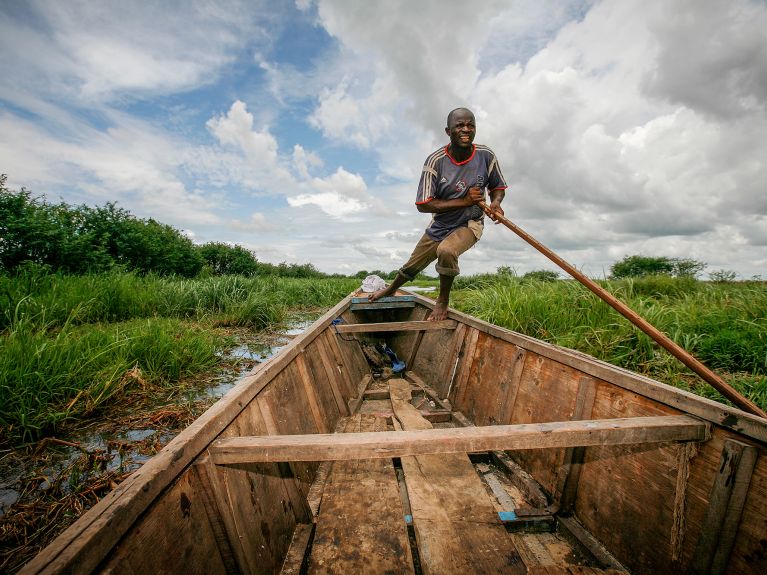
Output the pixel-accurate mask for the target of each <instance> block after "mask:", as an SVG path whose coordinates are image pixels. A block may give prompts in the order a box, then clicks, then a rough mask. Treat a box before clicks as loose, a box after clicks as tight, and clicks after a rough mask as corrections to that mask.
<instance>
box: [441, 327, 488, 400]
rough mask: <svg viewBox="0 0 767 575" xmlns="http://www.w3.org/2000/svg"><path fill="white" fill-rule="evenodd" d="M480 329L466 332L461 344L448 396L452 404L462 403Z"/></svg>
mask: <svg viewBox="0 0 767 575" xmlns="http://www.w3.org/2000/svg"><path fill="white" fill-rule="evenodd" d="M479 334H480V331H479V330H477V329H470V330H469V331H468V332H467V334H466V343H465V344H464V346H463V356H462V357H461V360H460V362H459V365H458V372H457V373H456V377H455V380H454V382H453V389H452V390H451V391H452V393H453V396H452V397H451V396H448V399H450V401H451V403H452V404H453V405H456V406H457V405H462V404H463V398H464V397H465V394H466V386H467V383H468V381H469V376H470V375H471V370H472V367H473V366H474V359H475V354H476V350H477V341H478V339H479Z"/></svg>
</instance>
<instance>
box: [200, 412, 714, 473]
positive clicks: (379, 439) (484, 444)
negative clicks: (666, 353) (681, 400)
mask: <svg viewBox="0 0 767 575" xmlns="http://www.w3.org/2000/svg"><path fill="white" fill-rule="evenodd" d="M709 437H710V429H709V424H708V423H706V422H703V421H701V420H699V419H696V418H694V417H690V416H687V415H668V416H659V417H628V418H621V419H597V420H586V421H562V422H554V423H526V424H520V425H493V426H487V427H463V428H454V429H425V430H416V431H382V432H366V433H339V434H310V435H269V436H252V437H233V438H229V439H221V440H219V441H216V442H214V443H213V444H212V445H211V448H210V453H211V457H212V459H213V461H214V463H217V464H230V463H246V462H256V461H259V462H273V461H327V460H343V459H379V458H387V457H403V456H408V455H425V454H430V453H474V452H482V451H496V450H500V451H506V450H517V449H546V448H552V447H575V446H589V445H625V444H631V443H662V442H669V441H704V440H707V439H708V438H709Z"/></svg>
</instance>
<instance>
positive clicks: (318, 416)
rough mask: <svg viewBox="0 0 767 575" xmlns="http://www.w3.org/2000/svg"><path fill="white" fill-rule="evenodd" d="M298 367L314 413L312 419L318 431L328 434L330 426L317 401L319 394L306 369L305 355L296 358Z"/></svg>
mask: <svg viewBox="0 0 767 575" xmlns="http://www.w3.org/2000/svg"><path fill="white" fill-rule="evenodd" d="M296 366H297V367H298V373H299V375H300V379H301V383H302V384H303V386H304V392H305V393H306V398H307V399H308V400H309V408H310V409H311V411H312V417H313V418H314V424H315V425H316V426H317V430H318V431H319V432H320V433H327V432H328V426H327V421H326V417H325V414H324V413H323V412H322V409H320V403H319V401H318V400H317V394H316V393H315V391H314V382H313V380H312V378H311V377H310V375H309V369H308V368H307V367H306V361H305V360H304V356H303V355H299V356H298V357H296Z"/></svg>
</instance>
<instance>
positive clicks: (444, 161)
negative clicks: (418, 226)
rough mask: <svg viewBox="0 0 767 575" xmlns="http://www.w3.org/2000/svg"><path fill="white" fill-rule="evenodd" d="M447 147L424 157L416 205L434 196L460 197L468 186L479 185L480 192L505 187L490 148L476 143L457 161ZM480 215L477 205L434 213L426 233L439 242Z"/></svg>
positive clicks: (467, 189)
mask: <svg viewBox="0 0 767 575" xmlns="http://www.w3.org/2000/svg"><path fill="white" fill-rule="evenodd" d="M448 147H449V146H444V147H442V148H440V149H438V150H437V151H435V152H434V153H432V154H431V155H430V156H429V157H428V158H426V162H425V163H424V165H423V172H422V173H421V181H420V182H419V184H418V195H417V196H416V200H415V203H416V204H425V203H427V202H430V201H431V200H433V199H434V198H437V199H439V200H453V199H456V198H462V197H464V196H465V195H466V194H467V193H468V192H469V188H479V189H480V190H482V191H483V192H484V191H485V190H490V191H493V190H505V189H506V187H507V186H506V180H504V179H503V174H502V173H501V168H500V166H499V165H498V162H497V160H496V158H495V154H494V153H493V151H492V150H491V149H490V148H488V147H487V146H482V145H479V144H476V145H474V146H473V150H472V153H471V156H470V157H469V158H468V159H467V160H464V161H463V162H456V161H455V160H454V159H453V158H452V157H451V156H450V154H449V153H448ZM482 218H483V213H482V209H481V208H480V207H479V206H476V205H473V206H468V207H466V208H458V209H456V210H450V211H449V212H444V213H441V214H433V216H432V220H431V224H430V225H429V227H428V228H426V233H427V234H428V236H429V237H430V238H431V239H433V240H434V241H437V242H440V241H442V240H444V239H445V238H446V237H447V236H448V235H449V234H450V232H452V231H453V230H454V229H456V228H458V227H461V226H465V225H467V223H468V222H469V220H482Z"/></svg>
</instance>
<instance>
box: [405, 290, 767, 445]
mask: <svg viewBox="0 0 767 575" xmlns="http://www.w3.org/2000/svg"><path fill="white" fill-rule="evenodd" d="M415 297H416V300H417V301H418V303H420V304H421V305H423V306H426V307H428V308H430V309H431V308H433V307H434V303H433V302H432V301H431V300H429V299H427V298H425V297H423V296H420V295H416V296H415ZM450 317H451V318H452V319H455V320H457V321H459V322H461V323H465V324H467V325H469V326H471V327H473V328H475V329H476V330H478V331H481V332H484V333H487V334H489V335H492V336H493V337H497V338H499V339H501V340H504V341H508V342H510V343H513V344H514V345H516V346H519V347H522V348H524V349H526V350H528V351H532V352H534V353H536V354H539V355H542V356H544V357H548V358H550V359H553V360H554V361H557V362H559V363H561V364H563V365H567V366H569V367H572V368H575V369H577V370H579V371H582V372H583V373H585V374H588V375H592V376H594V377H596V378H598V379H602V380H605V381H608V382H610V383H611V384H612V385H616V386H618V387H621V388H623V389H626V390H628V391H633V392H635V393H639V394H641V395H643V396H645V397H647V398H649V399H653V400H655V401H658V402H660V403H663V404H664V405H668V406H670V407H674V408H675V409H679V410H681V411H684V412H687V413H688V414H690V415H694V416H696V417H700V418H702V419H706V420H707V421H710V422H712V423H716V424H717V425H721V426H722V427H726V428H728V429H731V430H733V431H735V432H736V433H742V434H744V435H747V436H748V437H752V438H754V439H758V440H760V441H763V442H765V441H767V420H766V419H764V418H762V417H758V416H756V415H752V414H750V413H746V412H745V411H742V410H740V409H737V408H735V407H730V406H728V405H724V404H723V403H720V402H718V401H714V400H711V399H706V398H704V397H701V396H699V395H695V394H694V393H691V392H688V391H684V390H682V389H679V388H678V387H674V386H672V385H667V384H665V383H661V382H659V381H656V380H654V379H651V378H649V377H646V376H643V375H640V374H638V373H635V372H633V371H630V370H627V369H623V368H620V367H616V366H614V365H611V364H609V363H607V362H604V361H601V360H598V359H596V358H594V357H592V356H590V355H587V354H585V353H582V352H579V351H576V350H573V349H568V348H564V347H559V346H556V345H553V344H550V343H546V342H544V341H541V340H539V339H535V338H533V337H530V336H526V335H523V334H520V333H517V332H513V331H510V330H508V329H505V328H502V327H498V326H495V325H493V324H490V323H488V322H485V321H482V320H480V319H477V318H475V317H473V316H470V315H468V314H465V313H461V312H459V311H456V310H453V309H451V310H450ZM456 383H457V382H456ZM456 387H457V386H456ZM453 403H454V404H456V405H458V403H457V402H456V401H454V402H453Z"/></svg>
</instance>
